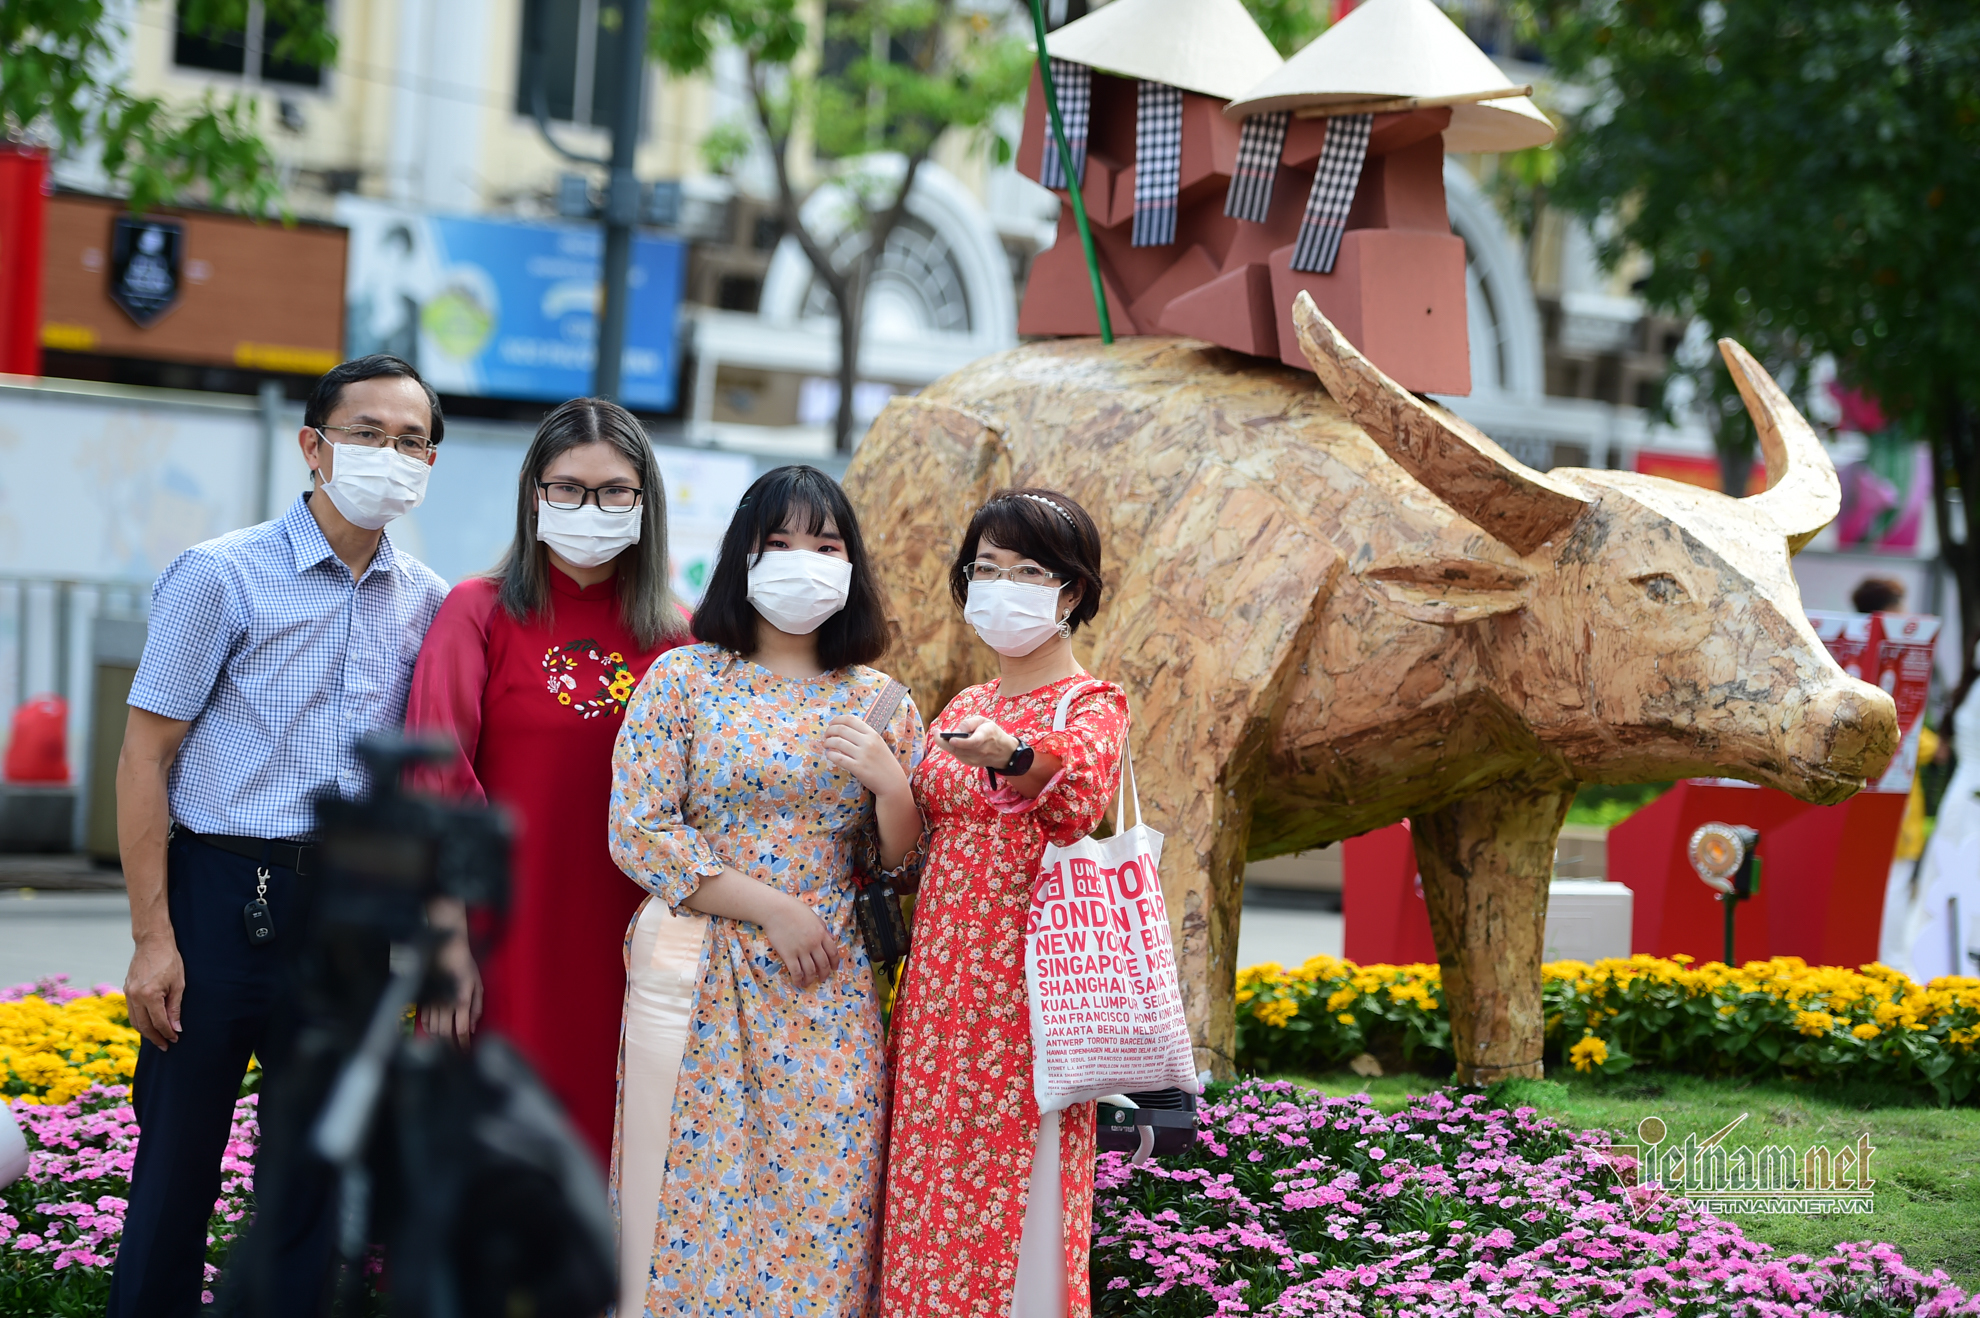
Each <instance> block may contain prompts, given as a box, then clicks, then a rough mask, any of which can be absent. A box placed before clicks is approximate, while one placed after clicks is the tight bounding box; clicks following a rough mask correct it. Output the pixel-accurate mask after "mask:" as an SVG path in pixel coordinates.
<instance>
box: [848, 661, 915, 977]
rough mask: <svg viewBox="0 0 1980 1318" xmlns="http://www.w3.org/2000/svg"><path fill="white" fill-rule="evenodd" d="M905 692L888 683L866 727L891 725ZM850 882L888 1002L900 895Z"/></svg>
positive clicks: (901, 937) (897, 953) (901, 934)
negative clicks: (854, 884) (854, 886)
mask: <svg viewBox="0 0 1980 1318" xmlns="http://www.w3.org/2000/svg"><path fill="white" fill-rule="evenodd" d="M907 691H908V689H907V687H906V686H905V685H903V684H902V683H901V682H900V681H899V680H898V679H895V678H889V679H887V685H886V686H884V687H882V688H881V689H880V694H879V695H878V696H876V697H874V700H873V705H872V707H871V708H869V709H868V710H867V711H866V713H865V715H864V718H865V720H866V726H868V727H869V728H872V729H873V730H874V731H876V732H878V731H879V730H880V729H882V728H884V727H886V726H887V725H888V724H889V723H891V722H892V721H893V719H894V711H895V710H897V709H899V708H900V707H901V701H902V700H903V699H904V698H905V697H906V696H907ZM853 882H854V883H856V884H857V885H858V886H859V891H858V893H857V894H856V895H855V896H854V898H853V918H854V919H855V920H856V921H857V922H858V924H859V936H860V941H862V942H864V943H865V944H866V957H867V960H869V961H871V962H872V963H873V974H874V976H875V978H877V979H878V980H879V981H880V982H881V983H882V984H883V985H884V986H885V989H883V993H884V995H885V996H886V997H889V998H891V996H892V993H891V989H892V987H893V984H894V981H895V977H896V976H897V975H898V973H899V971H900V966H901V963H902V962H904V961H906V960H907V954H908V922H907V917H906V915H904V914H903V913H902V911H901V895H900V893H898V892H896V891H895V890H894V885H893V884H892V883H891V882H890V881H889V880H887V879H885V878H881V877H879V876H876V875H870V874H864V873H861V872H859V871H858V870H855V871H854V872H853Z"/></svg>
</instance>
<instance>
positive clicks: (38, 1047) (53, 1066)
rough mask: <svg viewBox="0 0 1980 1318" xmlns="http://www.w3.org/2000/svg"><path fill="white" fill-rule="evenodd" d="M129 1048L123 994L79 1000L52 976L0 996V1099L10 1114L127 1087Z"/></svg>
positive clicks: (106, 989)
mask: <svg viewBox="0 0 1980 1318" xmlns="http://www.w3.org/2000/svg"><path fill="white" fill-rule="evenodd" d="M137 1046H138V1032H137V1031H136V1030H134V1029H132V1028H131V1023H130V1018H129V1017H128V1016H127V1015H125V1012H124V995H123V994H122V993H119V992H118V991H117V990H116V989H115V988H113V987H112V986H110V985H108V984H98V985H97V986H96V987H95V989H93V990H91V991H90V992H89V993H84V992H82V991H81V990H80V989H72V988H70V987H69V985H68V977H67V976H65V975H58V976H56V977H55V978H53V979H45V980H42V981H40V982H39V983H35V984H16V985H15V986H14V987H12V988H9V989H0V1099H4V1100H6V1101H8V1102H10V1103H12V1104H14V1105H15V1106H16V1107H18V1106H19V1105H21V1104H23V1103H27V1104H39V1103H53V1104H57V1105H60V1104H63V1103H67V1102H69V1101H70V1100H71V1099H73V1098H75V1097H76V1096H77V1095H79V1094H81V1093H82V1092H83V1091H85V1090H86V1089H88V1088H89V1087H90V1086H91V1085H95V1084H121V1083H128V1082H129V1080H130V1078H131V1072H132V1071H133V1070H134V1069H135V1068H136V1066H137Z"/></svg>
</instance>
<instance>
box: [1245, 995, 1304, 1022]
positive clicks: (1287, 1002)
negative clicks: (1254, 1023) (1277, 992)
mask: <svg viewBox="0 0 1980 1318" xmlns="http://www.w3.org/2000/svg"><path fill="white" fill-rule="evenodd" d="M1251 1014H1252V1015H1253V1016H1255V1017H1257V1018H1258V1020H1259V1021H1260V1022H1261V1023H1262V1024H1265V1025H1270V1026H1271V1027H1273V1028H1274V1029H1282V1028H1284V1026H1285V1024H1286V1022H1287V1021H1289V1020H1291V1019H1292V1018H1293V1017H1295V1016H1297V1015H1299V1004H1298V1003H1297V1002H1294V1001H1293V1000H1292V999H1291V998H1276V999H1274V1000H1273V1001H1271V1002H1261V1003H1259V1004H1258V1005H1257V1006H1255V1007H1253V1008H1252V1009H1251Z"/></svg>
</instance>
